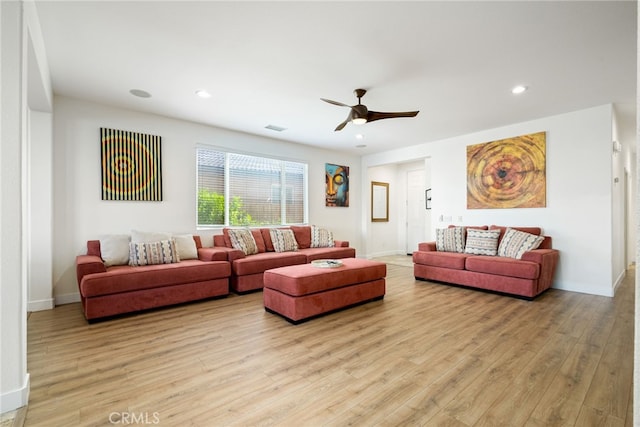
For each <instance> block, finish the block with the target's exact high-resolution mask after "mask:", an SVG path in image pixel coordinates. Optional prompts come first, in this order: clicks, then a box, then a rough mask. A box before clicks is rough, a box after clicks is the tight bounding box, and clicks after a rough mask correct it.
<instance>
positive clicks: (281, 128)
mask: <svg viewBox="0 0 640 427" xmlns="http://www.w3.org/2000/svg"><path fill="white" fill-rule="evenodd" d="M264 128H265V129H269V130H275V131H276V132H282V131H283V130H287V128H283V127H280V126H276V125H267V126H265V127H264Z"/></svg>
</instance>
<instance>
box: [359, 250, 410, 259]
mask: <svg viewBox="0 0 640 427" xmlns="http://www.w3.org/2000/svg"><path fill="white" fill-rule="evenodd" d="M394 255H406V253H404V252H403V251H400V250H399V251H384V252H375V253H372V254H367V255H366V258H367V259H371V258H378V257H381V256H394Z"/></svg>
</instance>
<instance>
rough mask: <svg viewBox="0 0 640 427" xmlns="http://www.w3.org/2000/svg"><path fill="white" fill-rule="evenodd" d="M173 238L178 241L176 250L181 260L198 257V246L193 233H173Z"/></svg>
mask: <svg viewBox="0 0 640 427" xmlns="http://www.w3.org/2000/svg"><path fill="white" fill-rule="evenodd" d="M173 240H175V241H176V250H177V251H178V256H179V257H180V260H181V261H182V260H186V259H197V258H198V248H197V247H196V241H195V240H194V239H193V234H177V235H173Z"/></svg>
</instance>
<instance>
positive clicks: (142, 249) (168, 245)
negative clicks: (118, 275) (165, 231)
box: [129, 239, 180, 266]
mask: <svg viewBox="0 0 640 427" xmlns="http://www.w3.org/2000/svg"><path fill="white" fill-rule="evenodd" d="M174 262H180V256H179V255H178V251H177V250H176V241H175V240H173V239H171V240H161V241H159V242H131V243H129V265H133V266H140V265H154V264H171V263H174Z"/></svg>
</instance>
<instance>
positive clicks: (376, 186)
mask: <svg viewBox="0 0 640 427" xmlns="http://www.w3.org/2000/svg"><path fill="white" fill-rule="evenodd" d="M388 221H389V183H388V182H376V181H371V222H388Z"/></svg>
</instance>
